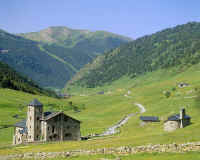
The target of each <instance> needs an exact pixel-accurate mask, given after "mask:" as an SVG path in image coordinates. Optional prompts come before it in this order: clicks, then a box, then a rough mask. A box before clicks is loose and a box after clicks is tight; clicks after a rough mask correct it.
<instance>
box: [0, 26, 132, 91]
mask: <svg viewBox="0 0 200 160" xmlns="http://www.w3.org/2000/svg"><path fill="white" fill-rule="evenodd" d="M32 35H34V36H32ZM23 36H24V37H25V38H29V39H31V40H28V39H25V38H24V37H23ZM32 37H34V38H32ZM39 39H41V41H40V40H39ZM32 40H36V41H32ZM38 41H39V42H38ZM71 41H72V42H71ZM128 41H130V39H128V38H124V37H122V36H117V35H115V34H111V33H107V32H97V33H96V32H95V33H93V32H88V33H87V32H86V31H78V30H71V29H65V28H63V27H53V28H48V29H47V30H44V31H41V32H36V33H30V37H29V34H23V35H22V36H19V35H18V36H17V35H13V34H9V33H7V32H5V31H3V30H0V60H1V61H3V62H5V63H7V64H9V65H10V66H11V67H12V68H14V69H15V70H16V71H18V72H20V73H22V74H23V75H26V76H27V77H30V78H31V79H33V80H34V81H35V82H37V83H38V84H39V85H40V86H42V87H51V88H59V89H61V88H63V87H64V86H65V84H66V82H67V81H68V80H69V79H71V77H72V76H73V75H74V74H75V73H76V72H77V71H78V70H79V69H80V68H81V67H83V66H84V65H85V64H87V63H89V62H91V61H92V59H94V58H95V57H96V55H97V54H100V53H103V52H104V51H105V50H109V49H111V48H115V47H118V46H119V45H120V44H124V43H126V42H128Z"/></svg>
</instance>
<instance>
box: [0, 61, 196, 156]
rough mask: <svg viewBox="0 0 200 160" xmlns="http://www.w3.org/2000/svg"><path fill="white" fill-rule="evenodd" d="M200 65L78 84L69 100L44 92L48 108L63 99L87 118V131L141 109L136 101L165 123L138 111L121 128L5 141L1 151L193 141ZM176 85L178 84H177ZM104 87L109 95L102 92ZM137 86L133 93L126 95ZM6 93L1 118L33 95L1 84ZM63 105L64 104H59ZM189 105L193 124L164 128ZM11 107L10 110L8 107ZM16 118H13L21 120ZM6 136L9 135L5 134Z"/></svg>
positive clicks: (0, 100)
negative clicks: (91, 85)
mask: <svg viewBox="0 0 200 160" xmlns="http://www.w3.org/2000/svg"><path fill="white" fill-rule="evenodd" d="M199 72H200V65H199V64H197V65H194V66H192V67H191V68H189V69H185V68H171V69H168V70H158V71H156V72H152V73H148V74H146V75H143V76H140V77H138V78H136V79H129V78H128V77H123V78H121V79H120V80H118V81H116V82H115V83H114V84H113V85H112V86H104V87H101V88H98V89H95V90H92V89H88V90H85V92H84V90H82V91H81V92H80V91H79V92H78V90H77V91H75V90H74V92H73V93H74V94H75V93H77V94H76V95H75V96H73V97H72V98H70V99H69V100H56V99H51V98H47V97H38V99H39V100H40V101H41V102H43V103H44V106H45V110H48V109H50V105H49V104H50V103H52V104H57V106H56V107H55V109H57V110H59V109H64V110H65V112H66V113H67V114H69V115H71V116H73V117H75V118H77V119H79V120H81V121H82V123H81V132H82V135H88V134H94V133H102V132H103V131H104V130H105V129H106V128H108V127H109V126H112V125H113V124H116V123H117V122H118V121H119V120H121V119H122V118H123V117H124V116H126V115H127V114H129V113H136V112H138V111H139V109H138V108H137V106H135V105H134V103H140V104H142V105H143V106H144V107H145V108H146V110H147V111H146V112H145V113H143V115H148V116H158V117H159V118H160V120H161V122H159V123H152V124H147V125H144V126H141V122H140V120H139V116H140V115H141V114H137V115H136V116H134V117H132V118H131V119H130V120H129V121H128V123H126V124H125V125H124V126H123V127H122V128H121V129H120V131H121V132H120V133H119V134H116V135H113V136H107V137H102V138H97V139H92V140H89V141H80V142H62V143H57V142H55V143H46V144H40V145H39V144H32V145H29V146H25V147H23V146H19V147H9V149H7V148H5V147H2V148H1V149H0V153H1V154H7V153H19V152H41V151H63V150H65V151H66V150H69V149H70V150H71V149H90V148H103V147H117V146H124V145H130V146H135V145H145V144H149V143H151V144H160V143H162V144H163V143H173V142H175V143H185V142H190V141H199V139H200V135H199V127H200V117H199V113H200V108H199V106H200V105H199V103H198V99H197V98H195V97H194V96H197V95H198V90H199V86H200V85H199V84H200V76H199ZM180 82H185V83H189V84H190V85H189V86H188V87H185V88H178V87H177V86H178V84H179V83H180ZM174 88H176V89H174ZM99 91H104V92H105V94H104V95H99V94H97V92H99ZM128 91H130V92H131V94H129V96H128V97H127V96H124V95H125V94H127V93H128ZM163 91H170V92H171V96H170V97H169V98H166V97H165V95H164V94H163ZM0 93H1V94H2V93H3V94H2V95H4V96H2V97H0V109H1V110H2V112H0V117H1V121H2V122H3V121H6V120H7V119H8V117H10V115H12V114H15V113H18V109H17V108H18V105H19V104H20V103H23V102H24V101H27V102H29V100H31V99H32V98H33V96H31V95H28V94H24V93H19V92H14V91H10V90H1V91H0ZM69 101H72V103H73V104H74V105H75V106H78V107H79V109H80V112H75V111H74V110H73V109H70V106H69V104H68V102H69ZM58 106H61V107H58ZM182 107H185V108H186V112H187V114H188V115H190V116H191V117H192V124H191V125H189V126H187V127H185V128H183V129H178V130H176V131H174V132H171V133H168V132H165V131H164V130H163V123H164V120H166V119H167V117H168V116H170V115H172V114H175V113H179V110H180V109H181V108H182ZM5 108H6V111H5V112H3V111H4V110H5ZM21 115H22V116H25V115H26V108H24V109H23V111H21ZM15 121H16V120H15V119H11V122H15ZM11 130H12V129H2V130H0V132H1V137H2V138H1V144H3V145H4V146H5V144H9V143H11V139H12V134H11V132H10V131H11ZM3 137H5V138H3Z"/></svg>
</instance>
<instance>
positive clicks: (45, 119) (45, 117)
mask: <svg viewBox="0 0 200 160" xmlns="http://www.w3.org/2000/svg"><path fill="white" fill-rule="evenodd" d="M44 113H46V116H45V115H44V117H43V118H42V119H41V120H42V121H48V120H50V119H51V118H53V117H56V116H58V115H59V114H64V113H63V112H53V113H52V112H44ZM64 115H65V114H64ZM65 116H67V117H69V118H71V119H73V120H74V121H77V122H79V123H80V122H81V121H79V120H77V119H74V118H72V117H70V116H68V115H65Z"/></svg>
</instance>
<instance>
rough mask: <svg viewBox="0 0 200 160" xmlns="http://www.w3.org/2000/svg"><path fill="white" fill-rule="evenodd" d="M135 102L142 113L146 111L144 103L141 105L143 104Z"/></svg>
mask: <svg viewBox="0 0 200 160" xmlns="http://www.w3.org/2000/svg"><path fill="white" fill-rule="evenodd" d="M134 104H135V105H136V106H138V107H139V108H140V113H144V112H146V109H145V108H144V106H143V105H141V104H139V103H134Z"/></svg>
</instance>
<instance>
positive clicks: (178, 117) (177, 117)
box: [168, 114, 191, 121]
mask: <svg viewBox="0 0 200 160" xmlns="http://www.w3.org/2000/svg"><path fill="white" fill-rule="evenodd" d="M184 119H191V117H190V116H188V115H185V116H184ZM178 120H180V114H176V115H172V116H170V117H168V121H178Z"/></svg>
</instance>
